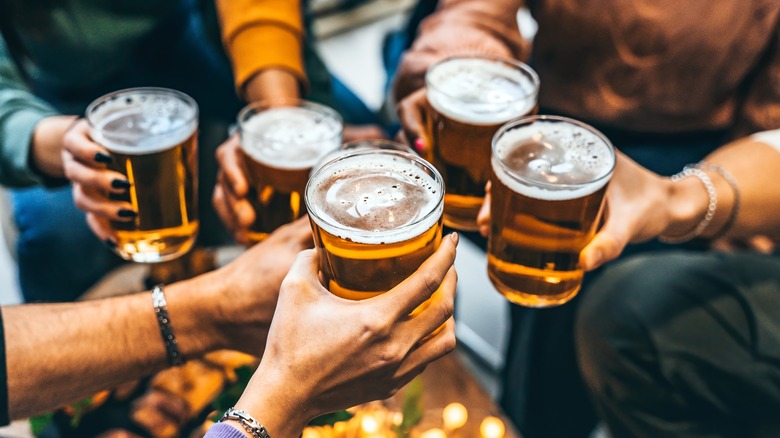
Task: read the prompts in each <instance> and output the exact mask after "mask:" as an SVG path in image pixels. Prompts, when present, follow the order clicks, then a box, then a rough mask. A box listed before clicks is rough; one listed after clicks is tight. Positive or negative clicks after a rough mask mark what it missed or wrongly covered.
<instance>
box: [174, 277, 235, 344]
mask: <svg viewBox="0 0 780 438" xmlns="http://www.w3.org/2000/svg"><path fill="white" fill-rule="evenodd" d="M206 277H207V276H200V277H196V278H193V279H190V280H185V281H180V282H177V283H173V284H170V285H167V286H165V295H166V299H167V301H168V314H169V315H170V320H171V326H172V327H173V330H174V334H175V335H176V338H177V340H178V346H179V349H180V351H181V354H182V355H183V356H184V358H185V359H188V358H193V357H199V356H202V355H203V354H205V353H208V352H210V351H214V350H219V349H223V348H228V345H227V342H226V339H225V337H224V336H221V335H220V333H219V323H220V320H219V319H220V318H219V316H220V315H219V312H215V309H216V306H217V304H216V303H217V300H218V297H219V295H220V289H221V286H220V284H219V282H214V281H210V279H208V278H206Z"/></svg>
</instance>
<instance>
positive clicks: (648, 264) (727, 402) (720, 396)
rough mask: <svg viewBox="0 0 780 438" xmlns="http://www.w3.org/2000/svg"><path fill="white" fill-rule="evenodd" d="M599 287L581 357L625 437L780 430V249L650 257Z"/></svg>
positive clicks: (582, 328)
mask: <svg viewBox="0 0 780 438" xmlns="http://www.w3.org/2000/svg"><path fill="white" fill-rule="evenodd" d="M589 292H590V293H589V294H587V295H586V296H584V297H583V299H582V301H581V302H580V306H579V313H578V315H577V320H576V330H575V333H576V335H575V340H576V347H577V356H578V359H579V364H580V368H581V371H582V374H583V377H584V378H585V382H586V384H587V387H588V389H589V390H590V393H591V395H592V396H593V400H594V402H595V405H596V407H597V409H598V411H599V413H600V416H601V418H602V419H603V420H604V421H605V422H606V423H607V425H608V427H609V430H610V432H611V433H612V435H613V436H614V437H616V438H620V437H666V436H670V437H672V436H673V437H751V436H757V437H758V436H766V437H778V436H780V257H778V256H772V255H759V254H750V253H691V252H683V251H677V252H667V253H656V254H648V255H639V256H634V257H631V258H629V259H627V260H624V261H622V262H620V263H618V264H616V265H614V266H612V267H611V268H610V269H609V270H608V271H607V272H605V273H604V274H603V275H601V276H600V277H599V278H598V279H596V280H595V281H594V283H593V284H592V287H591V288H590V291H589Z"/></svg>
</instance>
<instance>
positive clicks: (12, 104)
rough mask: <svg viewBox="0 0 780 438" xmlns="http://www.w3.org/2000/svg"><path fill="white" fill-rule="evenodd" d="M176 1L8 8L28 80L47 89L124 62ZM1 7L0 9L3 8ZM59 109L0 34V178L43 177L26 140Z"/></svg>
mask: <svg viewBox="0 0 780 438" xmlns="http://www.w3.org/2000/svg"><path fill="white" fill-rule="evenodd" d="M16 3H18V4H19V5H22V6H21V10H22V11H27V10H29V9H31V8H32V7H31V6H28V5H26V2H25V1H17V2H16ZM179 4H181V1H180V0H110V1H106V0H73V1H68V2H63V5H64V6H63V7H55V8H51V9H50V10H47V11H46V13H45V14H44V18H43V19H41V17H40V16H36V17H35V18H33V17H27V16H25V17H21V19H20V17H18V16H13V17H12V20H13V21H12V23H14V31H15V32H17V34H18V35H19V38H20V40H21V42H22V44H23V46H24V49H25V51H26V52H27V54H28V55H29V57H28V58H27V59H25V63H24V69H25V71H26V72H27V73H28V74H29V76H30V78H31V79H32V81H33V82H34V83H36V84H40V85H42V86H43V88H46V89H50V90H83V89H88V88H89V87H90V86H92V85H94V84H98V83H103V82H105V81H107V80H109V79H110V78H111V77H112V76H114V75H116V74H117V73H118V72H120V71H121V70H122V69H124V68H126V67H127V66H128V63H130V62H132V59H133V56H134V54H135V52H136V51H137V50H138V49H139V44H140V43H141V42H144V41H148V39H149V38H150V35H152V32H153V31H155V30H156V29H157V28H158V27H159V26H160V25H161V24H162V23H164V22H165V20H166V19H169V17H170V16H171V14H172V13H174V12H175V11H176V8H177V6H178V5H179ZM4 9H5V8H0V14H6V13H8V11H7V10H4ZM43 29H45V31H44V30H43ZM94 97H97V96H84V97H81V98H83V99H92V98H94ZM57 114H59V111H58V110H57V109H55V105H52V104H50V103H48V102H46V101H45V100H44V99H43V98H41V97H40V96H36V95H35V94H34V93H33V91H32V90H31V88H30V87H29V86H28V84H27V83H26V82H25V81H24V80H23V79H22V75H21V74H20V72H19V71H18V69H17V68H16V65H15V64H14V62H13V60H12V59H11V58H10V55H9V53H8V49H7V47H6V46H5V44H4V41H2V40H0V185H4V186H12V187H24V186H30V185H34V184H39V183H41V182H42V178H41V176H40V175H39V174H37V173H36V172H34V171H33V170H32V169H31V168H30V163H29V155H30V144H31V140H32V135H33V131H34V129H35V126H36V125H37V123H38V122H39V121H40V120H41V119H43V118H45V117H49V116H53V115H57ZM79 115H80V114H79Z"/></svg>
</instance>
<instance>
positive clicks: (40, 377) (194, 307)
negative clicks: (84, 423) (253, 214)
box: [3, 280, 224, 419]
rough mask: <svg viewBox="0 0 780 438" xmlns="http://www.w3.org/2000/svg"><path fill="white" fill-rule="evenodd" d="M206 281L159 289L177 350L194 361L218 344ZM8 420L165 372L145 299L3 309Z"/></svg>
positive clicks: (154, 321) (147, 296) (220, 344)
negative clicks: (155, 373) (163, 295)
mask: <svg viewBox="0 0 780 438" xmlns="http://www.w3.org/2000/svg"><path fill="white" fill-rule="evenodd" d="M209 287H212V285H211V284H209V283H208V282H204V281H201V280H191V281H188V282H182V283H178V284H173V285H170V286H168V287H166V289H165V294H166V298H167V301H168V313H169V316H170V321H171V324H172V327H173V330H174V334H175V335H176V337H177V340H178V345H179V349H180V350H181V352H182V354H183V355H184V356H185V357H195V356H199V355H201V354H203V353H204V352H206V351H210V350H213V349H216V348H222V347H223V346H224V345H223V342H222V341H221V340H220V339H219V337H218V336H217V335H216V333H215V330H214V325H215V322H214V321H213V318H212V317H211V316H210V312H209V311H208V309H207V307H208V306H212V305H213V304H214V303H213V300H211V299H208V297H211V296H213V294H212V291H208V290H205V289H206V288H209ZM3 316H4V318H3V320H4V327H5V345H6V358H7V370H8V371H7V373H8V395H9V415H10V418H11V419H18V418H24V417H27V416H30V415H34V414H36V413H41V412H46V411H48V410H51V409H53V408H56V407H58V406H61V405H63V404H65V403H69V402H73V401H76V400H79V399H81V398H83V397H86V396H89V395H91V394H94V393H95V392H97V391H100V390H103V389H107V388H111V387H113V386H115V385H116V384H119V383H121V382H124V381H129V380H133V379H138V378H141V377H144V376H147V375H149V374H151V373H153V372H155V371H157V370H160V369H162V368H164V367H166V366H167V356H166V351H165V347H164V344H163V341H162V339H161V337H160V330H159V328H158V325H157V319H156V316H155V312H154V309H153V306H152V299H151V294H150V293H148V292H146V293H140V294H134V295H130V296H123V297H116V298H111V299H105V300H95V301H87V302H78V303H67V304H40V305H23V306H14V307H7V308H5V309H3Z"/></svg>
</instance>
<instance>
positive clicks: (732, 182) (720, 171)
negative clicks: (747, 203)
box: [691, 161, 742, 240]
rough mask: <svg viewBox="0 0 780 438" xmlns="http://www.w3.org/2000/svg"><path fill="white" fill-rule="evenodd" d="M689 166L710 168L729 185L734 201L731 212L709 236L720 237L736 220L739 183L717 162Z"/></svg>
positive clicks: (703, 162) (739, 206)
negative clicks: (721, 224)
mask: <svg viewBox="0 0 780 438" xmlns="http://www.w3.org/2000/svg"><path fill="white" fill-rule="evenodd" d="M691 167H696V168H698V169H703V170H710V171H713V172H715V173H717V174H718V175H720V176H721V177H723V179H724V180H725V181H726V182H727V183H728V184H729V186H731V191H732V193H734V203H733V206H732V207H731V212H730V213H729V217H728V219H726V222H724V223H723V226H722V227H720V229H719V230H718V231H717V232H716V233H715V234H713V235H712V237H710V239H711V240H716V239H718V238H720V237H722V236H723V235H724V234H726V233H727V232H728V231H729V230H730V229H731V227H732V226H733V225H734V222H736V221H737V216H738V215H739V210H740V208H741V203H742V196H741V195H740V192H739V185H738V184H737V180H736V179H734V176H733V175H732V174H731V172H729V171H728V170H726V169H724V168H723V167H721V166H718V165H717V164H712V163H707V162H706V161H702V162H700V163H697V164H693V165H692V166H691Z"/></svg>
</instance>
